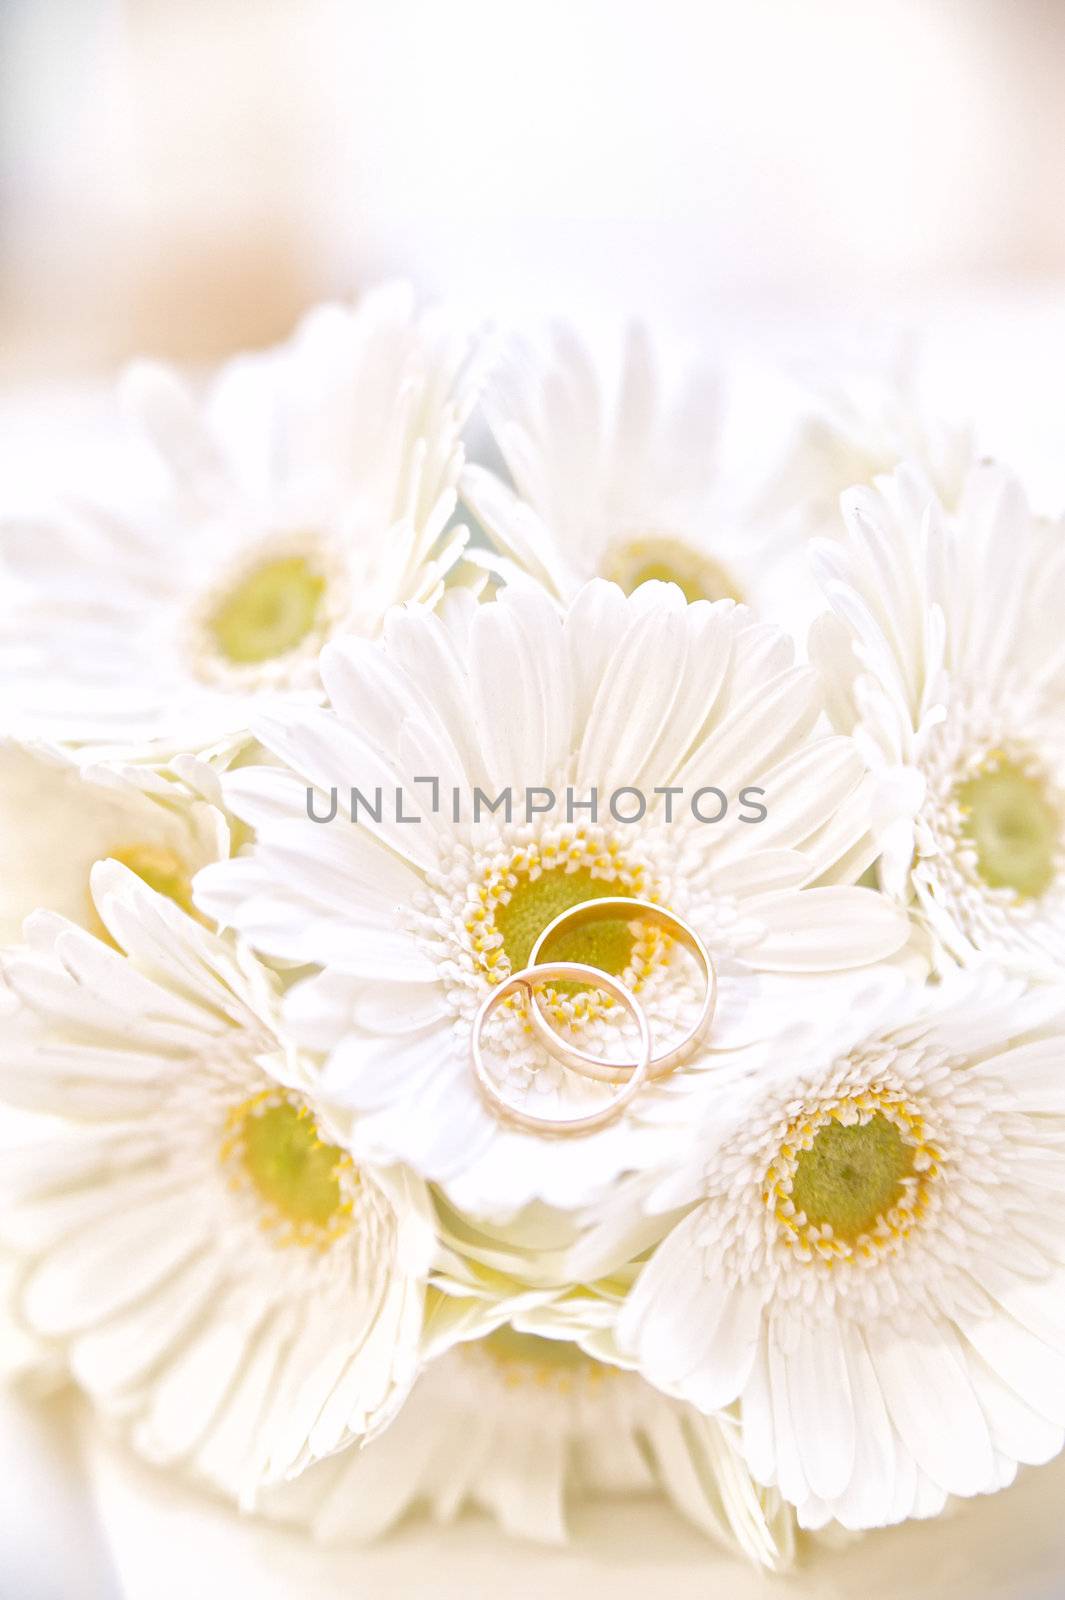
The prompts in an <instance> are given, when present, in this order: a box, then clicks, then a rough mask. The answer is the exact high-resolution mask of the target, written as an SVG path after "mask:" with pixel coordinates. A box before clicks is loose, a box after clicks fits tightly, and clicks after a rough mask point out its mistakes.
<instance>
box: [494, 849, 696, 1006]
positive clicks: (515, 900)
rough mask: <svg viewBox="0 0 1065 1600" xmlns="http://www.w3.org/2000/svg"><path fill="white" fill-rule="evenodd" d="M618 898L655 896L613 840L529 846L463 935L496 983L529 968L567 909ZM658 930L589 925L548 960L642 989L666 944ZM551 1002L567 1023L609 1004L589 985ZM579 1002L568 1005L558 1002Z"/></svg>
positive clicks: (560, 942) (553, 946)
mask: <svg viewBox="0 0 1065 1600" xmlns="http://www.w3.org/2000/svg"><path fill="white" fill-rule="evenodd" d="M617 895H623V896H624V895H629V896H637V897H640V898H643V899H652V900H653V899H656V898H657V896H656V895H655V894H654V893H653V892H652V890H651V888H650V887H649V884H648V875H647V873H646V871H645V869H644V868H643V867H642V866H640V865H638V864H635V863H632V862H628V861H626V860H625V859H624V858H623V857H622V855H621V852H620V850H619V849H618V848H617V846H616V845H614V844H613V843H607V842H604V843H596V842H595V841H594V840H593V839H592V838H591V837H590V836H589V835H588V834H587V833H586V832H585V831H584V830H582V829H578V830H575V831H574V832H572V833H569V834H566V835H564V836H562V837H560V838H558V839H555V840H553V841H547V840H541V841H540V842H539V843H538V844H530V845H524V846H522V847H520V848H519V849H517V850H515V851H513V852H512V853H511V855H510V857H509V858H508V859H507V861H506V862H505V863H503V864H502V865H497V866H495V867H494V868H493V870H492V871H491V872H490V873H489V874H488V875H487V877H486V878H485V880H484V882H483V883H482V884H481V885H480V886H479V887H478V890H477V894H476V898H475V900H474V901H473V902H472V904H471V906H470V909H469V911H468V913H467V919H466V931H467V934H468V935H469V938H470V942H471V945H472V947H473V951H474V954H475V956H476V957H477V959H478V961H479V963H480V965H481V966H482V968H483V969H484V970H485V971H486V972H487V973H488V974H489V976H490V977H492V978H493V979H495V980H501V979H502V978H504V977H505V976H506V975H507V974H508V973H510V972H518V971H520V969H521V968H522V967H525V966H527V965H528V963H529V956H530V954H531V952H532V948H533V945H534V944H535V943H536V941H537V939H538V938H539V936H540V934H541V933H542V932H543V930H544V929H545V928H546V927H547V925H548V923H549V922H552V921H553V920H554V918H555V917H557V916H559V915H560V914H561V913H562V912H563V911H568V910H569V908H570V907H571V906H575V905H581V904H583V902H584V901H586V900H598V899H602V898H608V897H611V896H617ZM664 943H665V940H664V936H663V935H662V934H660V933H659V932H658V930H657V929H654V928H647V929H644V928H642V927H640V926H638V925H634V924H632V923H630V922H626V921H625V920H623V919H621V918H618V919H613V918H606V917H604V918H603V919H602V921H596V922H593V923H589V924H588V925H587V926H586V927H583V928H576V929H574V930H573V931H572V932H563V933H562V934H559V935H556V936H555V937H554V938H552V939H551V940H550V942H549V944H548V945H545V947H544V949H543V951H542V952H541V956H540V959H541V960H543V961H580V962H583V963H584V964H585V965H586V966H590V967H598V968H599V970H600V971H601V972H609V973H611V974H613V975H614V976H616V977H618V976H621V975H622V974H626V973H627V974H628V978H629V979H630V980H631V984H630V986H632V987H639V982H640V978H641V976H642V974H643V973H644V972H645V971H646V968H647V966H648V965H649V963H650V962H651V961H652V960H653V959H654V957H655V955H656V954H657V953H658V951H659V950H660V949H661V948H662V946H663V945H664ZM548 994H549V997H553V998H554V999H555V1000H556V1001H558V1002H559V1005H560V1007H561V1009H560V1011H559V1013H558V1015H559V1019H560V1020H563V1019H564V1020H566V1021H568V1022H570V1023H573V1022H576V1021H579V1020H581V1019H583V1018H587V1017H588V1016H590V1015H598V1014H600V1013H601V1012H602V1011H603V1010H604V1009H606V1008H607V1007H608V1005H609V1004H610V1003H611V1002H608V1001H607V999H606V996H605V995H600V994H599V993H598V991H596V990H594V989H593V988H591V987H590V986H589V985H586V984H579V983H567V982H559V983H555V984H552V985H551V988H550V990H549V991H548ZM573 996H576V997H578V998H577V999H576V1001H570V1002H569V1003H566V1002H565V1001H564V1000H562V999H561V998H560V997H573Z"/></svg>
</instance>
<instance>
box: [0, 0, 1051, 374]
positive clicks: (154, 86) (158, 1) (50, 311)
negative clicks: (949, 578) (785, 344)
mask: <svg viewBox="0 0 1065 1600" xmlns="http://www.w3.org/2000/svg"><path fill="white" fill-rule="evenodd" d="M0 43H2V50H0V59H2V62H3V66H2V73H3V80H2V85H0V87H2V95H0V118H2V121H0V226H2V230H3V232H2V240H3V243H2V252H0V317H2V321H0V328H2V332H3V336H4V337H3V347H4V360H5V364H6V365H7V367H8V368H9V369H10V367H11V365H12V364H16V363H17V364H18V365H19V366H20V367H21V368H22V369H23V370H31V369H32V370H34V371H41V370H56V369H59V368H61V369H62V370H70V367H71V365H72V364H75V363H76V364H78V365H79V366H82V367H84V366H87V365H92V364H102V363H111V362H113V361H114V360H115V359H117V358H118V357H120V356H122V355H124V354H127V353H129V352H130V351H131V350H133V349H138V348H141V347H143V346H145V345H150V346H151V347H153V348H156V349H160V350H166V351H170V352H172V353H174V354H177V355H186V356H190V357H196V356H201V355H208V354H210V355H214V354H217V353H220V352H221V351H224V350H227V349H230V348H233V347H235V346H237V345H240V344H242V343H244V342H247V341H249V340H251V341H255V340H265V339H269V338H271V337H273V336H274V335H276V334H277V333H279V332H281V331H283V329H284V328H285V327H287V325H288V324H289V323H290V322H291V320H292V318H293V316H294V315H295V314H296V312H297V311H298V309H299V307H300V306H302V305H303V304H304V303H306V301H307V300H309V299H312V298H314V297H316V296H318V295H321V294H322V293H323V292H329V291H335V290H340V289H349V288H351V287H357V286H358V285H359V284H360V283H362V282H364V281H367V280H369V279H372V278H377V277H380V276H381V275H382V274H383V273H386V272H392V271H396V270H399V271H402V272H404V273H406V274H409V275H411V276H413V277H414V278H415V279H416V280H417V281H418V282H419V283H420V284H421V285H422V286H423V287H425V288H426V289H429V290H433V291H438V292H439V291H447V292H449V293H451V294H452V295H454V296H456V297H458V298H460V299H462V300H463V301H465V302H467V303H468V304H469V305H470V306H471V307H474V308H475V309H476V310H477V312H478V313H483V312H484V311H486V310H489V311H493V312H496V313H497V314H500V315H503V316H512V315H513V314H515V312H520V311H529V310H534V309H538V308H552V309H554V308H557V307H558V306H565V307H567V308H568V309H570V310H571V311H573V312H574V313H576V314H579V315H580V314H583V315H594V316H597V317H605V316H609V315H610V314H612V313H614V312H618V311H621V310H624V309H627V308H628V307H630V306H632V305H636V306H639V307H640V308H641V309H642V310H644V311H647V312H649V313H651V314H652V315H655V314H657V316H658V318H659V319H660V320H664V321H666V322H668V323H669V324H670V325H672V326H673V327H674V328H676V329H678V330H683V331H684V334H685V335H686V336H689V337H690V336H691V334H692V332H693V330H694V329H696V328H699V329H703V328H706V329H708V330H711V331H717V330H719V329H724V330H725V331H726V332H727V330H728V328H729V327H730V326H731V325H733V324H734V323H735V322H736V321H737V320H739V321H740V322H741V323H758V324H764V323H769V324H770V325H771V326H772V324H774V323H776V322H778V321H787V320H789V319H790V318H792V317H794V316H795V315H796V313H797V312H798V311H799V310H802V311H803V312H804V313H807V314H816V315H818V316H824V315H826V314H833V315H837V314H846V315H847V316H850V317H856V318H857V317H866V316H869V315H871V314H884V313H887V314H890V315H892V316H898V315H903V316H905V315H909V314H912V312H913V309H914V307H920V308H923V307H925V306H927V305H930V304H935V305H943V304H949V303H950V300H951V299H952V298H956V297H958V296H961V297H963V298H964V297H971V296H973V295H974V294H977V293H981V294H986V293H987V292H992V291H993V292H996V293H1002V292H1004V291H1012V290H1016V289H1018V288H1025V289H1033V290H1034V289H1040V290H1045V289H1046V288H1047V287H1048V286H1054V287H1055V288H1056V287H1057V286H1059V285H1060V284H1061V283H1062V281H1063V279H1065V207H1063V206H1062V205H1061V204H1060V178H1059V172H1058V162H1059V159H1060V152H1061V150H1062V149H1063V148H1065V97H1063V96H1062V94H1061V69H1062V65H1063V63H1065V7H1063V6H1061V5H1060V4H1058V3H1056V0H863V3H862V4H860V5H856V4H854V3H853V0H744V3H743V4H741V5H737V4H735V3H722V0H658V3H650V0H646V3H640V0H540V3H539V4H538V5H536V6H535V7H519V6H517V5H514V4H509V5H508V4H500V3H499V0H495V3H492V0H448V3H446V4H442V3H440V0H390V3H388V4H381V3H375V0H4V4H3V5H2V6H0Z"/></svg>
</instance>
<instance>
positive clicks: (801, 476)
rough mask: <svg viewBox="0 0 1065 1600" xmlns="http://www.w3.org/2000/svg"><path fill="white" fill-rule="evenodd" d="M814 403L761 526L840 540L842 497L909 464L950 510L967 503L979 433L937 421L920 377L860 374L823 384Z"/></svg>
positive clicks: (761, 505) (902, 372)
mask: <svg viewBox="0 0 1065 1600" xmlns="http://www.w3.org/2000/svg"><path fill="white" fill-rule="evenodd" d="M806 405H807V409H806V410H805V412H804V415H803V416H802V418H801V420H800V422H799V423H798V425H797V427H796V429H795V434H794V437H793V439H792V442H791V445H790V448H789V451H788V455H787V458H786V460H785V461H784V463H783V465H782V466H781V467H780V468H779V469H778V471H777V472H776V474H775V475H774V477H773V480H772V483H771V484H770V486H769V487H768V489H767V490H766V491H765V492H764V493H763V495H762V496H761V498H760V500H759V502H758V505H757V516H758V519H759V521H760V522H768V523H770V524H772V525H774V526H779V527H781V528H794V529H795V531H796V533H798V534H800V535H809V534H812V533H824V534H832V533H834V532H835V531H836V528H837V526H838V520H839V498H840V495H841V494H843V493H845V491H846V490H848V489H850V488H852V487H853V486H854V485H855V484H871V483H873V481H874V480H875V479H876V478H878V477H881V476H883V474H885V473H889V472H893V471H894V469H895V468H896V467H897V466H898V465H899V463H900V462H902V461H906V462H909V463H910V464H911V471H912V470H919V471H920V473H921V474H922V475H923V477H924V480H925V482H926V484H927V486H928V489H929V492H930V493H931V494H935V495H938V497H939V498H940V500H941V501H942V502H943V504H944V505H946V506H950V507H954V506H956V505H957V504H958V503H959V501H960V499H961V496H962V493H963V491H964V487H965V480H966V477H967V475H968V473H969V472H970V470H971V469H972V467H973V466H974V464H975V462H976V459H977V456H976V445H975V441H974V438H973V432H972V429H971V428H970V427H969V426H967V425H963V424H960V423H950V422H948V421H946V420H945V419H943V418H941V417H937V416H935V415H934V414H933V413H932V412H931V411H930V410H929V408H928V406H927V405H926V404H925V403H924V402H923V401H922V399H921V397H920V396H919V394H918V392H917V385H916V383H915V381H914V374H913V372H912V371H909V370H906V369H904V368H899V369H898V370H896V371H895V372H893V373H887V372H882V371H876V370H866V371H852V372H851V373H850V375H849V376H848V378H847V379H846V380H845V381H844V382H840V381H839V380H838V378H833V380H832V381H831V382H829V383H821V384H819V385H817V386H816V387H815V389H814V393H813V395H812V398H811V399H810V400H808V401H807V403H806Z"/></svg>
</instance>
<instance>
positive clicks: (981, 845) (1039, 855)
mask: <svg viewBox="0 0 1065 1600" xmlns="http://www.w3.org/2000/svg"><path fill="white" fill-rule="evenodd" d="M957 800H958V804H959V806H960V807H961V811H962V815H963V817H964V822H963V831H964V833H965V834H966V836H967V837H968V838H969V839H971V841H972V843H973V845H974V846H975V848H976V859H977V870H978V871H979V874H980V876H981V878H982V879H983V880H984V882H985V883H986V884H987V885H988V887H989V888H991V889H1012V890H1013V892H1014V894H1016V895H1017V896H1018V897H1019V898H1020V899H1022V900H1029V899H1035V898H1036V897H1038V896H1039V895H1041V894H1044V893H1045V892H1046V890H1047V889H1049V888H1050V885H1051V884H1052V883H1053V881H1054V878H1055V876H1056V870H1057V857H1058V848H1059V841H1060V838H1061V817H1060V816H1059V814H1058V811H1057V808H1056V807H1055V806H1054V805H1053V803H1052V802H1051V800H1050V798H1049V796H1048V795H1047V792H1046V786H1045V784H1044V783H1043V781H1042V780H1041V779H1040V778H1039V777H1038V776H1036V775H1035V774H1033V773H1031V772H1026V771H1025V770H1024V768H1023V767H1021V766H1018V765H1017V764H1016V763H1014V762H1012V761H1009V760H1007V759H1005V758H1004V757H998V756H995V757H992V759H991V761H990V763H989V764H988V765H987V766H986V767H985V768H984V770H983V771H982V772H978V773H977V774H976V776H975V777H972V778H968V779H967V780H966V781H965V782H964V783H962V784H960V785H959V787H958V791H957Z"/></svg>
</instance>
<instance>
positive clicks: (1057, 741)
mask: <svg viewBox="0 0 1065 1600" xmlns="http://www.w3.org/2000/svg"><path fill="white" fill-rule="evenodd" d="M844 515H845V518H846V522H847V528H848V534H849V537H848V538H847V539H846V540H831V541H829V540H825V541H822V542H819V544H818V546H817V547H816V565H817V570H818V574H819V577H820V579H821V582H822V586H823V588H824V590H825V593H826V596H827V598H828V600H829V603H830V604H831V606H832V608H833V611H834V612H835V616H829V617H826V618H824V619H822V620H821V621H819V622H818V623H817V624H816V626H815V629H814V633H813V636H812V639H811V653H812V654H813V655H814V657H815V658H816V659H817V660H818V661H819V662H820V664H821V665H822V667H823V669H824V672H825V676H826V679H827V681H828V683H829V686H830V691H831V693H830V704H831V706H832V709H833V714H834V716H835V718H836V720H837V723H838V725H839V726H840V727H842V728H845V729H846V730H847V731H853V732H855V733H856V734H857V735H858V737H859V738H860V739H861V741H862V743H863V747H864V748H865V749H866V751H867V752H868V756H869V760H870V764H871V765H873V766H874V767H875V768H876V769H877V770H878V772H879V775H880V778H881V781H882V785H883V806H882V817H883V823H884V827H883V835H882V843H883V850H884V854H883V858H882V862H881V880H882V883H883V885H884V887H885V888H886V889H888V890H889V891H890V892H891V893H893V894H895V895H898V896H900V897H906V898H908V897H910V896H913V897H914V898H915V900H916V903H917V905H918V906H919V907H920V909H921V911H922V912H923V914H924V916H925V918H926V919H927V921H928V924H929V925H930V927H931V929H932V931H933V933H934V934H935V936H936V937H937V938H938V940H939V941H940V942H941V944H942V945H943V946H944V947H945V948H946V950H947V951H948V952H949V953H950V955H951V956H953V957H954V958H955V959H960V960H963V961H964V960H967V959H969V958H970V957H971V956H972V954H973V952H974V951H975V952H990V951H994V952H995V953H996V954H997V955H998V956H999V958H1000V959H1007V960H1011V961H1016V962H1020V963H1022V964H1023V965H1024V966H1025V967H1031V966H1034V965H1037V964H1038V965H1046V964H1048V963H1049V964H1050V965H1051V966H1052V967H1057V968H1060V966H1061V964H1062V962H1065V871H1063V867H1065V729H1063V724H1062V715H1061V711H1062V705H1063V704H1065V645H1063V642H1062V638H1061V632H1060V628H1059V627H1058V618H1059V616H1061V615H1062V610H1063V607H1065V544H1063V542H1062V538H1061V533H1060V530H1053V529H1049V528H1047V527H1046V526H1045V525H1043V524H1041V523H1040V522H1038V521H1037V520H1036V519H1035V518H1034V517H1033V516H1032V514H1031V512H1030V511H1029V509H1028V506H1027V504H1026V502H1025V499H1024V496H1023V494H1022V492H1021V490H1020V488H1019V486H1018V485H1017V483H1016V481H1015V480H1014V479H1012V478H1011V477H1009V476H1008V475H1007V474H1005V473H1004V472H1002V471H1001V470H1000V469H998V468H995V467H993V466H990V465H986V464H985V465H982V466H980V467H978V468H976V469H974V471H973V472H972V474H971V475H970V477H969V479H968V480H967V483H966V487H965V492H964V496H963V499H962V503H961V505H960V507H959V508H958V510H957V512H956V514H954V515H953V516H949V517H948V515H947V513H946V512H945V511H944V509H943V507H942V505H941V504H940V503H939V502H938V501H936V500H934V499H930V498H929V492H928V490H927V487H926V486H925V484H924V480H923V478H922V477H921V476H920V475H915V474H914V473H912V472H911V471H909V470H907V469H905V468H903V469H900V470H899V471H898V472H896V473H895V474H894V475H893V477H891V478H890V479H884V480H882V481H881V482H880V484H879V486H878V488H877V489H875V490H874V489H858V490H854V491H853V492H852V493H851V494H850V495H848V496H847V497H845V502H844Z"/></svg>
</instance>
